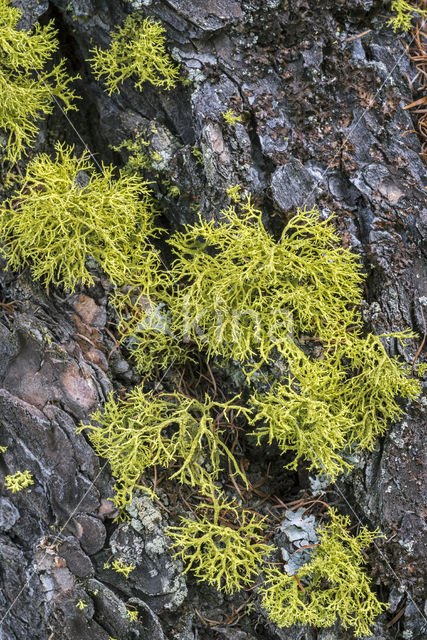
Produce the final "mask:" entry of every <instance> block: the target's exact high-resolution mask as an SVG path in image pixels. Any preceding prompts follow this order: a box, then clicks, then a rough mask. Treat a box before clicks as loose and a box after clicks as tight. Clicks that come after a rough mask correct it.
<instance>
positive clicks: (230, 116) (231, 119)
mask: <svg viewBox="0 0 427 640" xmlns="http://www.w3.org/2000/svg"><path fill="white" fill-rule="evenodd" d="M222 117H223V118H224V120H225V121H226V123H227V124H229V125H230V126H232V127H234V125H235V124H236V122H242V115H241V114H240V115H239V116H236V114H235V113H233V111H232V110H231V109H228V111H224V113H223V114H222Z"/></svg>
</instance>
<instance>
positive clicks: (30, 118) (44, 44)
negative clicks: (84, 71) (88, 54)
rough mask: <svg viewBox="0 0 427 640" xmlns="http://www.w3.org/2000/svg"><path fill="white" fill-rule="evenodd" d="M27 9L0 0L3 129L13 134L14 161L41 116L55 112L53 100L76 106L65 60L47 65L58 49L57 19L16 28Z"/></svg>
mask: <svg viewBox="0 0 427 640" xmlns="http://www.w3.org/2000/svg"><path fill="white" fill-rule="evenodd" d="M21 17H22V11H21V10H20V9H16V8H14V7H11V6H10V2H9V1H8V0H0V95H1V102H0V130H3V131H5V132H6V133H7V135H8V141H7V145H6V147H5V155H6V158H7V159H8V160H10V161H11V162H15V161H16V160H18V159H19V158H20V157H21V156H22V155H23V154H25V153H26V147H28V146H31V145H32V144H33V143H34V141H35V138H36V136H37V133H38V126H37V120H39V119H40V118H43V117H46V116H47V115H49V114H50V113H52V110H53V106H54V100H55V99H59V100H61V102H62V104H63V108H64V110H66V111H67V110H69V109H76V107H75V105H74V104H73V101H74V99H75V98H76V96H75V94H74V91H73V90H72V89H71V87H70V86H69V85H70V83H71V82H72V81H73V80H74V79H75V78H71V77H69V76H68V75H67V73H66V69H65V60H61V61H60V62H59V63H58V64H56V65H54V66H53V67H51V69H50V70H47V69H46V65H47V63H48V62H50V61H51V59H52V57H53V55H54V53H55V52H56V50H57V49H58V41H57V40H56V38H55V36H56V33H57V31H56V30H55V29H54V27H53V21H51V22H49V23H48V24H47V25H45V26H41V25H40V24H39V23H36V24H35V25H34V26H33V27H32V29H31V30H30V31H25V30H24V29H20V30H18V29H17V24H18V22H19V20H20V19H21Z"/></svg>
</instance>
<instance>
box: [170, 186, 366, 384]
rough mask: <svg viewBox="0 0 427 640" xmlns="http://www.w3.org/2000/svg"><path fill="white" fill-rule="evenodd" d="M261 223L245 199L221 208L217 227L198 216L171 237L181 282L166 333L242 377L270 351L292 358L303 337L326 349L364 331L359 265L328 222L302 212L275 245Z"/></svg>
mask: <svg viewBox="0 0 427 640" xmlns="http://www.w3.org/2000/svg"><path fill="white" fill-rule="evenodd" d="M261 217H262V214H261V212H260V211H258V210H257V209H255V207H254V206H253V204H252V202H251V200H250V198H249V197H248V198H247V199H245V200H242V201H241V202H238V203H235V204H233V205H231V206H230V207H229V208H228V209H226V210H225V211H222V212H221V221H220V223H219V224H218V223H216V222H215V221H213V220H212V221H209V222H208V221H206V220H202V219H200V221H199V223H197V224H195V225H193V226H191V227H187V229H186V231H185V232H183V233H175V234H174V235H173V236H172V238H171V239H170V240H169V243H170V245H171V246H172V248H173V251H174V254H175V256H176V258H175V262H174V264H173V270H172V273H173V281H174V282H175V283H178V285H179V286H177V287H176V289H175V290H174V292H173V295H172V296H171V298H170V301H169V306H170V312H171V316H172V329H173V332H174V333H175V334H177V335H179V334H186V335H188V336H189V337H190V338H191V339H192V340H194V341H195V342H196V344H197V345H198V346H199V348H200V349H203V350H205V351H206V352H207V354H208V356H209V357H211V356H215V355H221V356H223V357H226V358H233V359H235V360H238V361H240V362H241V363H242V364H246V365H247V370H248V371H249V372H250V370H251V369H252V370H256V369H257V366H259V365H260V364H262V363H266V362H269V361H270V360H271V359H272V357H273V354H274V352H275V351H276V353H279V354H282V355H283V356H286V357H290V356H292V355H293V354H297V353H298V350H297V349H296V347H295V339H298V338H299V337H300V336H301V335H302V334H310V335H313V334H315V335H316V336H317V337H318V339H319V340H320V341H323V342H324V343H326V344H331V343H332V342H336V341H339V340H340V339H341V338H342V337H343V336H345V334H346V330H347V328H348V327H349V326H355V327H357V326H360V325H361V319H360V317H359V316H358V314H357V311H356V310H355V306H356V305H357V304H358V303H359V302H360V301H361V291H360V285H361V282H362V276H361V274H360V269H359V266H358V262H357V258H356V256H355V255H354V254H352V253H351V252H350V251H348V250H346V249H343V248H342V247H341V246H340V244H339V238H338V236H337V234H336V233H335V231H334V229H333V227H332V225H331V224H330V223H329V222H326V221H321V220H320V218H319V215H318V211H317V209H315V208H314V209H313V210H311V211H299V212H298V213H297V214H296V215H295V216H294V217H293V218H292V219H291V221H290V222H289V224H288V225H287V227H286V228H285V230H284V231H283V234H282V236H281V238H280V240H279V241H278V242H276V240H275V239H274V238H273V236H272V235H271V234H269V233H268V232H267V230H266V229H265V227H264V225H263V224H262V220H261ZM250 360H252V364H251V363H250V362H249V361H250Z"/></svg>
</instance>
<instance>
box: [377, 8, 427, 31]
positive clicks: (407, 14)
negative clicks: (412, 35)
mask: <svg viewBox="0 0 427 640" xmlns="http://www.w3.org/2000/svg"><path fill="white" fill-rule="evenodd" d="M391 10H392V11H393V12H394V13H395V14H396V15H395V16H394V17H393V18H390V20H389V21H388V23H387V24H388V25H389V26H391V27H392V28H393V31H409V30H410V29H411V27H412V19H413V17H414V14H416V15H418V16H420V17H421V18H423V17H426V16H427V10H425V9H422V8H421V7H418V6H414V5H412V4H409V2H406V0H392V3H391Z"/></svg>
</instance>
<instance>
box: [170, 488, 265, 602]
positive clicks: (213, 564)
mask: <svg viewBox="0 0 427 640" xmlns="http://www.w3.org/2000/svg"><path fill="white" fill-rule="evenodd" d="M200 510H202V511H203V512H204V515H203V516H201V517H200V516H199V518H198V519H197V520H191V519H189V518H181V526H179V527H169V529H168V530H167V533H168V535H169V536H170V537H171V538H172V539H173V540H174V542H173V544H172V548H178V549H179V551H178V552H177V553H176V554H175V557H179V558H181V560H182V561H183V562H184V563H185V564H186V568H185V573H186V572H187V571H191V572H192V573H193V574H194V575H195V577H196V578H197V579H198V580H199V581H203V582H207V583H208V584H210V585H212V586H215V587H216V588H217V589H218V590H220V591H224V592H225V593H233V592H234V591H238V590H240V589H242V588H244V587H247V586H249V585H251V584H253V581H254V577H255V576H257V575H258V574H259V572H260V564H261V563H262V561H263V557H264V556H265V555H268V554H269V553H270V552H271V550H272V547H271V546H269V545H267V544H265V542H264V538H265V524H264V519H261V518H260V517H259V516H258V514H256V513H252V512H250V511H248V510H245V509H242V510H237V509H236V508H235V507H233V506H232V505H231V504H230V503H227V502H220V501H219V500H218V499H216V498H214V499H213V503H212V504H208V503H206V504H202V505H200V506H199V507H198V511H200ZM209 512H211V513H209Z"/></svg>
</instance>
